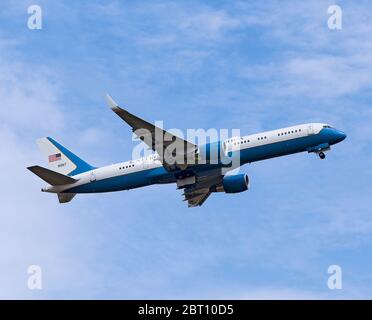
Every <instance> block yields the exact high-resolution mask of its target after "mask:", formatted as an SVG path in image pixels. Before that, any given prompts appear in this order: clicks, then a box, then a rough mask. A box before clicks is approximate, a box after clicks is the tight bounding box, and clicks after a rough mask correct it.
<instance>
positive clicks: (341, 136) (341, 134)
mask: <svg viewBox="0 0 372 320" xmlns="http://www.w3.org/2000/svg"><path fill="white" fill-rule="evenodd" d="M334 135H335V140H336V141H337V142H341V141H343V140H345V138H346V133H345V132H343V131H341V130H335V133H334Z"/></svg>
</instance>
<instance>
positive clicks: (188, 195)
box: [183, 171, 223, 207]
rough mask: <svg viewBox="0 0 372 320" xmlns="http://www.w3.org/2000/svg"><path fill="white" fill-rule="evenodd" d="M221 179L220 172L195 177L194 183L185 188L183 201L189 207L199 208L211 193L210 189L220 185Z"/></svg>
mask: <svg viewBox="0 0 372 320" xmlns="http://www.w3.org/2000/svg"><path fill="white" fill-rule="evenodd" d="M222 179H223V175H221V172H220V171H218V172H216V173H215V174H212V175H205V176H196V182H195V183H194V184H192V185H188V186H186V187H185V189H184V190H185V191H184V193H183V196H184V197H185V198H184V200H183V201H187V202H188V206H189V207H197V206H201V205H202V204H203V203H204V202H205V200H207V198H208V197H209V196H210V194H211V193H212V189H216V187H217V186H219V185H221V184H222Z"/></svg>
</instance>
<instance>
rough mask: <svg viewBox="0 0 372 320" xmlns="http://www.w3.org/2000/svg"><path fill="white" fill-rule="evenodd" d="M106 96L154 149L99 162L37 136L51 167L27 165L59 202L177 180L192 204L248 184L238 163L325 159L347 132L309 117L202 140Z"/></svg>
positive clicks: (119, 114) (193, 205)
mask: <svg viewBox="0 0 372 320" xmlns="http://www.w3.org/2000/svg"><path fill="white" fill-rule="evenodd" d="M107 102H108V104H109V106H110V107H111V109H112V111H114V112H115V113H116V114H117V115H118V116H119V117H120V118H121V119H122V120H124V121H125V122H126V123H127V124H128V125H129V126H130V127H131V128H132V130H133V132H134V133H135V135H136V136H137V137H139V138H140V139H141V140H142V141H143V142H144V143H145V144H146V145H147V146H148V147H149V148H151V149H152V150H153V152H154V153H153V154H151V155H150V156H147V157H143V158H140V159H132V160H129V161H126V162H121V163H117V164H112V165H109V166H104V167H100V168H97V167H94V166H92V165H90V164H88V163H87V162H86V161H84V160H82V159H81V158H80V157H78V156H77V155H75V154H74V153H72V152H71V151H70V150H68V149H67V148H65V147H64V146H62V145H61V144H59V143H58V142H57V141H55V140H54V139H52V138H51V137H45V138H41V139H38V140H37V144H38V146H39V148H40V150H41V152H42V153H43V154H44V156H45V157H46V159H47V161H48V165H49V169H47V168H44V167H41V166H37V165H35V166H30V167H28V168H27V169H29V170H30V171H31V172H33V173H34V174H35V175H37V176H38V177H40V178H41V179H43V180H44V181H45V182H47V183H48V186H47V187H45V188H42V189H41V191H43V192H50V193H56V194H57V196H58V199H59V202H60V203H67V202H69V201H71V200H72V199H73V198H74V196H75V195H76V194H85V193H100V192H111V191H121V190H130V189H134V188H139V187H144V186H148V185H154V184H165V183H176V185H177V188H178V189H183V190H184V193H183V196H184V201H187V202H188V207H197V206H201V205H202V204H203V203H204V202H205V200H206V199H207V198H208V197H209V196H210V195H211V194H212V193H214V192H224V193H228V194H230V193H239V192H243V191H246V190H248V188H249V178H248V176H247V174H244V173H240V174H229V172H232V171H231V170H233V169H236V168H237V167H239V166H242V165H244V164H247V163H252V162H256V161H261V160H265V159H270V158H275V157H280V156H286V155H290V154H294V153H299V152H308V153H315V154H317V155H318V156H319V158H320V159H324V158H325V153H324V152H325V151H328V150H330V147H331V146H332V145H334V144H336V143H339V142H341V141H343V140H344V139H345V138H346V134H345V133H344V132H342V131H340V130H338V129H336V128H333V127H332V126H330V125H329V124H325V123H306V124H299V125H295V126H291V127H286V128H281V129H277V130H272V131H265V132H261V133H257V134H252V135H247V136H241V137H240V136H239V137H232V138H229V139H224V140H221V141H217V142H210V143H205V144H203V145H199V146H198V145H196V144H193V143H190V142H188V141H187V140H184V139H181V138H179V137H178V136H176V135H173V134H172V133H170V132H169V131H165V130H163V129H162V128H159V127H157V126H155V125H153V124H150V123H149V122H147V121H145V120H143V119H141V118H139V117H137V116H135V115H133V114H131V113H129V112H128V111H127V110H125V109H123V108H121V107H119V105H118V104H117V103H116V102H115V101H114V100H113V99H112V98H111V97H110V96H109V95H107ZM159 132H160V133H161V134H160V135H159V134H157V133H159ZM172 143H174V144H176V146H178V148H174V149H172V152H171V154H170V152H169V151H168V150H167V148H169V147H170V146H171V144H172ZM212 151H213V152H212ZM215 151H217V152H215ZM227 158H228V159H239V163H238V164H235V165H232V163H231V162H230V163H229V162H228V161H223V160H226V159H227ZM190 159H191V160H193V161H188V160H190ZM202 160H203V161H202Z"/></svg>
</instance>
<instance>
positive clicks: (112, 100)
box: [106, 94, 119, 111]
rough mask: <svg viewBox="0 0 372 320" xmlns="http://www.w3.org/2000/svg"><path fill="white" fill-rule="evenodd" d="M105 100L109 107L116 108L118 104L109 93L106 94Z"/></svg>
mask: <svg viewBox="0 0 372 320" xmlns="http://www.w3.org/2000/svg"><path fill="white" fill-rule="evenodd" d="M106 101H107V103H108V105H109V106H110V108H111V109H112V110H113V111H115V109H116V110H117V109H118V108H119V105H118V104H117V103H116V102H115V101H114V99H112V98H111V96H110V95H109V94H106Z"/></svg>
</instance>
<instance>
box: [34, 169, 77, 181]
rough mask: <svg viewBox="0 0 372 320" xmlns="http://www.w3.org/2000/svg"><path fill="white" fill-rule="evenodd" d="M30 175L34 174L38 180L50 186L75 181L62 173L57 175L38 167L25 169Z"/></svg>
mask: <svg viewBox="0 0 372 320" xmlns="http://www.w3.org/2000/svg"><path fill="white" fill-rule="evenodd" d="M27 169H28V170H30V171H31V172H32V173H34V174H36V175H37V176H38V177H39V178H41V179H43V180H44V181H46V182H48V183H49V184H50V185H52V186H61V185H64V184H70V183H74V182H76V181H77V180H76V179H74V178H71V177H69V176H66V175H64V174H62V173H58V172H55V171H52V170H49V169H46V168H43V167H40V166H31V167H28V168H27Z"/></svg>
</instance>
